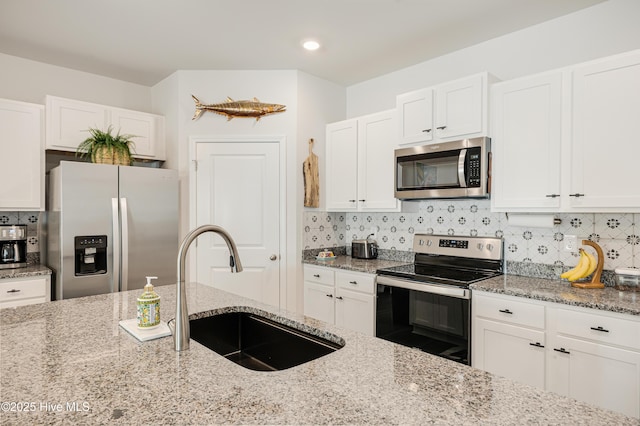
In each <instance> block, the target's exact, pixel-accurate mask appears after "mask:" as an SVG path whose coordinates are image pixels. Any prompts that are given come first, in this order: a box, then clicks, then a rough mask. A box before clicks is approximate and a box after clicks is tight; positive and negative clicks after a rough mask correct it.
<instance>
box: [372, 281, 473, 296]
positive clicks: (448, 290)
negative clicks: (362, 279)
mask: <svg viewBox="0 0 640 426" xmlns="http://www.w3.org/2000/svg"><path fill="white" fill-rule="evenodd" d="M377 283H378V284H382V285H388V286H390V287H401V288H406V289H407V290H415V291H420V292H422V293H432V294H439V295H442V296H449V297H455V298H457V299H467V300H469V299H471V291H469V289H466V288H459V287H454V286H448V285H440V284H433V283H423V282H420V281H412V280H405V279H402V278H391V277H389V276H387V275H378V279H377Z"/></svg>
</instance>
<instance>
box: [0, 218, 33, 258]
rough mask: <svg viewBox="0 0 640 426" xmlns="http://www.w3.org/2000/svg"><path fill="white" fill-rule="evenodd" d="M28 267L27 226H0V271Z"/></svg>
mask: <svg viewBox="0 0 640 426" xmlns="http://www.w3.org/2000/svg"><path fill="white" fill-rule="evenodd" d="M24 266H27V227H26V225H1V226H0V269H9V268H21V267H24Z"/></svg>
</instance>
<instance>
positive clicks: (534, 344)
mask: <svg viewBox="0 0 640 426" xmlns="http://www.w3.org/2000/svg"><path fill="white" fill-rule="evenodd" d="M529 345H531V346H535V347H536V348H544V345H541V344H540V342H535V343H529Z"/></svg>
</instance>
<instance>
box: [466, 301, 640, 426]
mask: <svg viewBox="0 0 640 426" xmlns="http://www.w3.org/2000/svg"><path fill="white" fill-rule="evenodd" d="M472 303H473V319H472V322H473V335H472V342H473V348H472V365H473V366H474V367H476V368H480V369H483V370H486V371H489V372H491V373H495V374H498V375H501V376H504V377H508V378H511V379H514V380H516V381H519V382H522V383H526V384H530V385H533V386H537V387H539V388H543V389H547V390H550V391H553V392H556V393H558V394H561V395H566V396H569V397H572V398H575V399H577V400H580V401H584V402H587V403H590V404H593V405H596V406H599V407H602V408H605V409H609V410H613V411H617V412H620V413H623V414H626V415H628V416H632V417H636V418H640V318H638V317H635V316H632V315H623V314H617V313H613V312H606V311H600V310H595V309H587V308H579V307H573V306H568V305H562V304H558V303H550V302H541V301H536V300H530V299H525V298H520V297H512V296H504V295H496V294H492V293H484V292H474V293H473V297H472Z"/></svg>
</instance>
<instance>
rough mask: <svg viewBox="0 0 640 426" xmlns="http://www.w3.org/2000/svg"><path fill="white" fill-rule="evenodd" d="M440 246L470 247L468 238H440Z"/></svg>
mask: <svg viewBox="0 0 640 426" xmlns="http://www.w3.org/2000/svg"><path fill="white" fill-rule="evenodd" d="M439 246H440V247H451V248H459V249H468V248H469V241H467V240H446V239H442V238H441V239H440V243H439Z"/></svg>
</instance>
